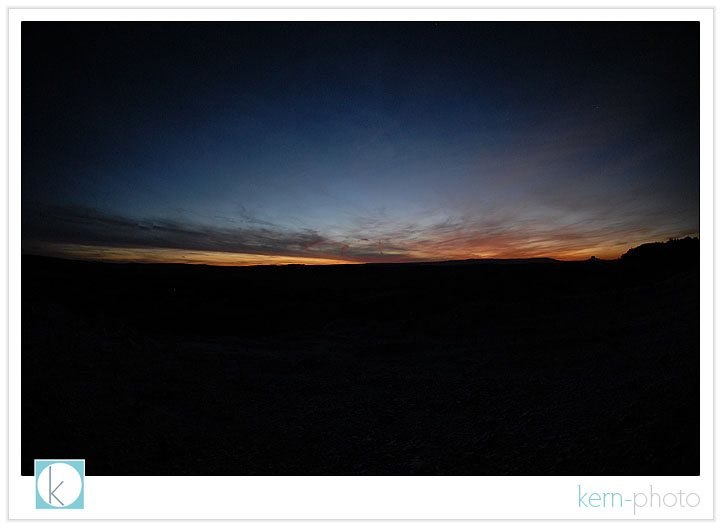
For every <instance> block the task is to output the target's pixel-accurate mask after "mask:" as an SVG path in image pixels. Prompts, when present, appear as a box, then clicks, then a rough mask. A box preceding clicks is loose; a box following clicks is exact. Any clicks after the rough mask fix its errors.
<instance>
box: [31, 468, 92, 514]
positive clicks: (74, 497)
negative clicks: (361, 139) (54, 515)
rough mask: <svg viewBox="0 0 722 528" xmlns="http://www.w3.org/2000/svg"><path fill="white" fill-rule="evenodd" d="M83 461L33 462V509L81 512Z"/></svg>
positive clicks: (83, 486)
mask: <svg viewBox="0 0 722 528" xmlns="http://www.w3.org/2000/svg"><path fill="white" fill-rule="evenodd" d="M84 495H85V460H64V459H57V460H35V508H36V509H45V510H50V509H55V508H58V509H66V510H82V509H83V507H84V506H85V501H84V499H85V497H84Z"/></svg>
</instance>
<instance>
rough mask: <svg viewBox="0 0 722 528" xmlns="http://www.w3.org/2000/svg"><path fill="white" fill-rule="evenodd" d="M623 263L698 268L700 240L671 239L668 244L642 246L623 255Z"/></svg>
mask: <svg viewBox="0 0 722 528" xmlns="http://www.w3.org/2000/svg"><path fill="white" fill-rule="evenodd" d="M622 261H623V262H626V263H632V264H644V265H658V266H674V267H692V266H698V265H699V238H696V237H695V238H692V237H686V238H670V239H669V240H668V241H667V242H652V243H649V244H642V245H641V246H637V247H634V248H632V249H630V250H629V251H627V252H626V253H625V254H624V255H622Z"/></svg>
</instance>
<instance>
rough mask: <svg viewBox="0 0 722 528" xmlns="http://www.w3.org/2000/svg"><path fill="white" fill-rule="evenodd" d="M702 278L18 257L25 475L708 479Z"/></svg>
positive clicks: (565, 266) (463, 267) (585, 265)
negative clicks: (42, 470)
mask: <svg viewBox="0 0 722 528" xmlns="http://www.w3.org/2000/svg"><path fill="white" fill-rule="evenodd" d="M698 262H699V261H698V257H697V260H696V261H695V260H694V259H690V260H689V261H687V262H686V263H685V262H683V263H681V264H680V262H677V261H675V262H674V263H673V264H668V263H664V262H660V261H649V262H645V263H641V264H640V263H635V262H633V259H626V261H625V260H620V261H610V262H601V261H597V262H566V263H565V262H544V261H541V262H528V263H514V262H507V263H504V262H503V261H502V262H497V263H484V262H481V263H468V264H448V265H386V266H382V265H378V266H375V265H360V266H329V267H312V266H307V267H303V266H286V267H255V268H214V267H204V266H187V265H143V264H107V263H88V262H74V261H63V260H55V259H47V258H41V257H31V256H23V264H22V471H23V474H24V475H32V474H33V459H35V458H84V459H86V464H87V472H88V474H89V475H238V474H240V475H295V474H298V475H311V474H323V475H340V474H351V475H358V474H376V475H395V474H397V475H417V474H427V475H442V474H452V475H462V474H463V475H466V474H469V475H696V474H698V473H699V351H700V350H699V269H698ZM48 431H52V434H48Z"/></svg>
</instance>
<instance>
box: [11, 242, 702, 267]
mask: <svg viewBox="0 0 722 528" xmlns="http://www.w3.org/2000/svg"><path fill="white" fill-rule="evenodd" d="M692 236H699V235H692ZM664 240H665V239H663V238H661V237H653V238H651V239H638V240H634V241H631V242H617V243H616V244H611V245H605V244H602V243H600V244H596V245H594V244H590V245H584V246H583V247H580V246H582V244H581V243H580V242H581V241H579V240H572V241H564V240H559V241H556V243H554V242H551V241H543V242H527V243H526V244H519V245H512V244H509V245H507V246H506V247H505V245H504V244H499V246H500V247H497V248H492V247H489V246H488V245H487V244H483V243H482V241H479V240H467V241H464V242H465V243H464V242H462V243H461V244H459V245H458V246H456V247H453V248H450V247H445V246H446V244H444V243H437V244H433V243H431V242H430V241H427V242H426V243H421V244H419V245H418V246H417V247H416V248H413V249H412V248H409V249H406V248H393V247H389V246H391V244H388V245H387V248H388V249H385V250H384V253H383V254H378V255H369V254H366V255H353V254H348V253H347V252H346V251H343V252H342V253H341V254H340V255H333V254H329V253H328V252H318V253H317V254H308V255H302V256H299V255H262V254H250V253H231V252H224V251H199V250H184V249H174V248H125V247H111V246H92V245H82V244H61V243H39V244H29V245H26V246H25V247H24V249H25V252H27V253H31V254H39V255H45V256H51V257H60V258H67V259H75V260H99V261H108V262H136V263H157V264H202V265H210V266H259V265H278V266H282V265H290V264H303V265H334V264H361V263H393V262H398V263H403V262H423V261H427V262H434V261H446V260H466V259H521V258H553V259H556V260H565V261H573V260H587V259H589V258H590V257H592V256H594V257H596V258H599V259H617V258H619V257H620V256H621V255H622V254H623V253H625V252H626V251H627V250H628V249H630V248H632V247H635V246H638V245H641V244H644V243H647V242H657V241H664ZM474 246H476V247H474ZM485 246H486V247H485ZM520 246H521V247H520Z"/></svg>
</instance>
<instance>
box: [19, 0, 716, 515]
mask: <svg viewBox="0 0 722 528" xmlns="http://www.w3.org/2000/svg"><path fill="white" fill-rule="evenodd" d="M713 17H714V12H713V10H712V9H710V8H704V9H581V10H580V9H412V10H408V9H368V10H367V9H342V10H335V9H283V10H279V9H177V10H168V9H102V10H98V9H10V10H9V12H8V28H9V40H8V43H9V49H8V57H9V84H8V87H9V106H8V110H9V128H8V148H9V151H8V154H9V196H8V198H9V232H8V238H9V305H8V308H9V310H8V315H9V360H8V369H9V371H8V375H9V394H8V396H9V465H8V473H9V476H8V492H9V511H8V513H9V517H10V518H11V519H51V518H52V519H59V518H62V519H235V518H242V519H621V518H637V519H642V518H646V519H652V518H654V519H670V518H675V519H710V518H712V517H713V487H712V485H713V457H712V455H713V451H712V449H713V445H712V433H713V412H712V399H713V339H712V336H713V311H712V310H713V302H712V301H713V299H712V288H711V286H712V278H713V274H712V263H713V261H712V256H713V120H712V112H711V109H712V108H713V91H712V81H713V58H712V46H713ZM290 19H292V20H491V21H496V20H547V21H550V20H607V21H621V20H655V21H662V20H690V21H699V22H700V68H701V78H700V88H701V90H700V125H701V126H700V128H701V143H700V156H701V158H700V170H701V178H700V240H701V261H702V269H701V311H700V313H701V320H700V332H701V344H702V354H701V358H700V359H701V361H700V370H701V372H700V375H701V378H700V382H701V391H700V399H701V430H700V434H701V446H700V448H701V460H700V466H701V475H700V476H698V477H646V476H640V477H596V476H580V477H454V476H448V477H405V476H399V477H247V476H238V477H97V476H96V477H93V476H91V477H86V492H85V509H84V510H36V509H35V504H34V503H35V491H34V477H32V476H28V477H21V476H20V457H19V452H20V376H19V373H20V331H19V330H20V310H19V307H20V134H19V131H20V125H21V123H20V80H21V79H20V23H21V21H23V20H28V21H30V20H290ZM109 456H112V454H109ZM577 485H581V486H582V487H583V488H584V490H590V491H618V492H620V493H622V494H623V495H624V496H625V498H626V497H628V496H631V494H632V493H635V492H645V491H647V490H648V489H649V486H650V485H652V486H653V487H654V491H655V492H660V493H666V492H673V493H674V492H677V491H679V490H680V489H682V490H684V491H685V492H686V493H692V492H694V493H697V494H698V495H699V496H700V497H701V503H700V505H699V506H698V507H697V508H694V509H692V508H659V509H644V510H642V511H637V513H636V516H634V515H632V512H631V511H630V510H629V509H626V508H620V509H609V508H607V509H604V508H598V509H594V510H593V509H591V508H589V509H588V510H580V509H579V508H578V504H577ZM118 497H122V500H118ZM179 497H183V499H181V500H179Z"/></svg>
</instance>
